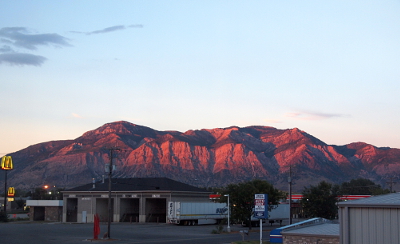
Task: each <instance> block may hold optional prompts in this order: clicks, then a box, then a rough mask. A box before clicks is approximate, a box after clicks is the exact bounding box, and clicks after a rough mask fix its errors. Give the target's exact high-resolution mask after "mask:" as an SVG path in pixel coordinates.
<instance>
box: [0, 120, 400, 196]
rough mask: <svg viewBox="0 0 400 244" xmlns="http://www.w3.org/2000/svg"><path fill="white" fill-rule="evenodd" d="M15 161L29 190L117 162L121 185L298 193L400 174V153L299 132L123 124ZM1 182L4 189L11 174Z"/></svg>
mask: <svg viewBox="0 0 400 244" xmlns="http://www.w3.org/2000/svg"><path fill="white" fill-rule="evenodd" d="M111 152H112V154H111ZM9 155H10V156H12V158H13V162H14V170H12V171H9V172H8V180H7V183H8V185H9V186H13V187H15V188H16V189H24V190H32V189H34V188H36V187H40V186H42V185H45V184H48V185H52V186H56V187H60V188H67V189H68V188H71V187H75V186H79V185H82V184H87V183H90V182H91V181H92V179H93V178H94V179H95V180H102V178H103V177H104V176H105V177H107V173H105V168H106V166H107V164H108V163H110V161H111V158H112V162H113V164H114V165H115V166H116V169H115V171H114V172H113V177H116V178H131V177H167V178H171V179H174V180H177V181H181V182H184V183H187V184H190V185H194V186H199V187H220V186H225V185H227V184H229V183H238V182H242V181H246V180H251V179H264V180H267V181H269V182H270V183H272V184H273V185H274V186H275V187H276V188H278V189H281V190H285V191H287V190H288V183H287V182H288V177H289V174H290V175H291V178H292V182H293V183H292V187H293V191H294V192H296V191H297V192H300V191H301V190H302V189H304V187H305V186H310V185H316V184H318V183H319V182H320V181H322V180H325V181H328V182H332V183H338V184H340V183H341V182H344V181H349V180H351V179H356V178H360V177H362V178H367V179H370V180H372V181H374V182H376V183H377V184H381V185H382V186H383V187H385V188H388V186H387V182H388V179H389V178H391V177H394V176H396V175H398V174H399V172H400V149H396V148H387V147H385V148H379V147H375V146H373V145H370V144H367V143H363V142H356V143H351V144H348V145H343V146H336V145H328V144H326V143H324V142H323V141H321V140H320V139H318V138H316V137H313V136H312V135H310V134H308V133H306V132H304V131H301V130H299V129H297V128H294V129H283V130H281V129H276V128H273V127H268V126H248V127H237V126H232V127H228V128H215V129H201V130H189V131H186V132H184V133H182V132H179V131H158V130H154V129H152V128H149V127H146V126H140V125H136V124H132V123H129V122H126V121H118V122H113V123H107V124H105V125H103V126H101V127H99V128H97V129H94V130H91V131H88V132H86V133H84V134H83V135H82V136H80V137H78V138H76V139H74V140H59V141H50V142H43V143H39V144H36V145H32V146H29V147H27V148H25V149H22V150H20V151H17V152H15V153H12V154H9ZM0 181H1V183H0V184H4V174H0ZM393 189H394V190H396V185H394V188H393ZM398 189H400V186H399V187H398Z"/></svg>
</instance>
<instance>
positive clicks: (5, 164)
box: [1, 156, 14, 170]
mask: <svg viewBox="0 0 400 244" xmlns="http://www.w3.org/2000/svg"><path fill="white" fill-rule="evenodd" d="M13 168H14V166H13V163H12V158H11V156H3V157H2V158H1V169H2V170H12V169H13Z"/></svg>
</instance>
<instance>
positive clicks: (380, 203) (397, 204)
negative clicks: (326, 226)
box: [338, 193, 400, 208]
mask: <svg viewBox="0 0 400 244" xmlns="http://www.w3.org/2000/svg"><path fill="white" fill-rule="evenodd" d="M338 206H339V207H386V208H388V207H390V208H400V193H391V194H386V195H378V196H371V197H368V198H362V199H358V200H352V201H345V202H339V203H338Z"/></svg>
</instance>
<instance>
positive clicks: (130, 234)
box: [0, 222, 278, 244]
mask: <svg viewBox="0 0 400 244" xmlns="http://www.w3.org/2000/svg"><path fill="white" fill-rule="evenodd" d="M225 227H226V226H225ZM277 227H278V226H274V227H269V226H265V227H263V230H264V231H263V240H269V230H271V229H273V228H277ZM100 228H101V232H100V233H101V234H100V235H99V240H97V241H94V240H93V224H66V223H46V222H9V223H0V238H1V243H8V244H12V243H18V244H20V243H29V244H39V243H87V242H95V243H102V242H107V243H116V244H117V243H118V244H122V243H137V244H139V243H143V244H145V243H147V244H149V243H165V244H169V243H170V244H184V243H191V244H200V243H207V244H225V243H231V242H233V241H240V240H242V238H243V237H242V235H241V233H240V231H241V230H242V231H243V230H248V228H245V227H242V226H240V225H233V226H231V233H222V234H212V233H211V232H212V231H213V230H216V228H217V226H216V225H203V226H177V225H170V224H150V223H149V224H137V223H133V224H129V223H113V224H112V225H111V231H110V237H111V240H106V239H101V238H102V237H103V235H104V233H106V232H107V224H103V223H102V224H101V225H100ZM244 238H245V240H259V238H260V233H259V228H253V230H252V231H250V234H249V235H244Z"/></svg>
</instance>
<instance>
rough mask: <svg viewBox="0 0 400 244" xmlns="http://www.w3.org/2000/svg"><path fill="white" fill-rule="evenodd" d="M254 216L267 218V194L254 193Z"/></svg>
mask: <svg viewBox="0 0 400 244" xmlns="http://www.w3.org/2000/svg"><path fill="white" fill-rule="evenodd" d="M254 217H255V218H258V219H267V218H268V194H255V195H254Z"/></svg>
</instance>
